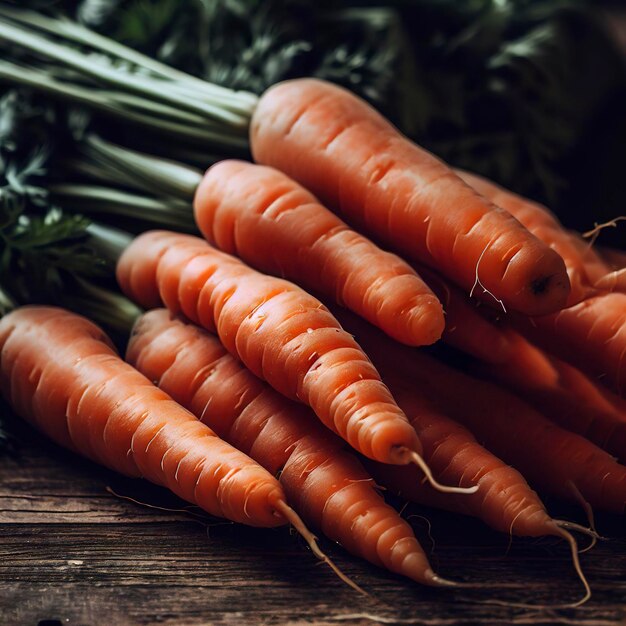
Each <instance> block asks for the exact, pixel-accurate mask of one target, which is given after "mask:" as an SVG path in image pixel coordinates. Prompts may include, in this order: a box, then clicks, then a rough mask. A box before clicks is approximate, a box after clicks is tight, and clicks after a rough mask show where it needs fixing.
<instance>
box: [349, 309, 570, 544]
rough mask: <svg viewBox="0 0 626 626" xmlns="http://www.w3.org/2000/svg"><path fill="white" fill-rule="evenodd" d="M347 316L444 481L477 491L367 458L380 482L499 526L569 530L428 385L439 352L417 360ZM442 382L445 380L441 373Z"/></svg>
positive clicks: (530, 531) (520, 531) (532, 532)
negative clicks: (426, 370) (467, 490)
mask: <svg viewBox="0 0 626 626" xmlns="http://www.w3.org/2000/svg"><path fill="white" fill-rule="evenodd" d="M337 315H339V316H340V317H339V319H340V321H341V322H342V324H343V325H344V326H345V327H346V328H348V329H349V330H351V331H352V332H353V333H355V334H356V335H357V336H358V337H359V338H360V339H361V340H362V341H363V342H364V345H365V346H366V347H367V348H366V349H367V351H368V353H369V354H370V355H371V357H372V358H373V360H374V362H375V363H376V365H377V367H379V368H380V369H379V371H380V372H381V374H382V375H383V378H384V380H385V382H386V383H387V384H388V385H389V387H390V388H391V390H392V392H393V394H394V398H396V400H397V401H398V403H399V404H400V406H401V407H402V409H403V410H404V412H405V414H406V415H407V416H408V417H409V421H410V422H411V425H412V426H413V428H415V431H416V432H417V434H418V437H420V441H422V445H423V446H424V457H425V459H426V461H427V463H428V464H429V466H430V467H431V469H432V470H433V471H434V473H435V475H436V476H437V479H438V480H439V481H446V482H447V481H450V484H459V485H473V484H478V485H479V489H478V491H477V492H476V493H473V494H463V495H459V494H444V493H440V492H437V491H435V490H434V489H432V488H431V487H430V486H429V485H427V484H423V483H422V481H420V477H419V473H418V472H415V471H414V469H417V468H412V467H407V468H404V467H402V468H400V467H391V466H388V465H383V464H381V463H376V462H373V461H365V466H366V469H367V470H368V471H369V472H370V473H371V474H372V475H373V476H374V478H375V479H376V481H377V482H379V483H380V484H381V485H383V486H384V487H387V488H388V489H390V490H391V491H393V492H395V493H399V494H400V495H402V496H403V497H405V498H408V499H410V500H412V501H414V502H418V503H420V504H426V505H429V506H435V507H438V508H442V509H447V510H449V511H455V512H459V513H463V514H466V515H472V516H474V517H477V518H479V519H481V520H482V521H484V522H485V523H486V524H487V525H489V526H490V527H491V528H494V529H495V530H498V531H500V532H504V533H512V534H515V535H524V536H531V537H538V536H542V535H552V534H554V535H561V534H562V533H561V531H560V530H559V529H558V527H557V526H556V525H555V522H554V520H552V519H551V518H550V516H549V515H548V513H547V512H546V510H545V507H544V505H543V503H542V502H541V500H540V499H539V497H538V496H537V494H536V493H535V492H534V491H533V490H532V489H531V488H530V486H529V485H528V483H527V482H526V480H525V479H524V477H523V476H522V475H521V474H520V473H519V472H518V471H517V470H515V469H513V468H512V467H510V466H508V465H507V464H506V463H504V462H503V461H501V460H500V459H499V458H498V457H496V456H495V455H494V454H492V453H491V452H490V451H489V450H487V449H485V448H484V447H483V446H481V445H480V444H479V443H478V442H477V441H476V439H475V437H474V436H473V435H472V433H471V432H470V431H469V430H468V429H467V428H465V427H464V426H461V425H460V424H459V423H458V422H455V421H454V420H452V419H451V418H450V417H449V416H447V415H446V414H445V412H444V411H442V410H441V407H440V406H439V401H438V399H437V396H436V394H434V395H433V394H430V395H428V394H426V393H423V389H424V388H426V387H427V386H428V382H427V380H426V382H424V381H423V380H422V378H423V377H424V374H422V373H421V369H422V368H423V367H429V365H430V361H432V362H433V363H434V364H435V366H436V365H437V362H436V361H434V360H433V359H428V360H427V361H426V362H424V361H420V360H418V361H414V356H417V355H418V354H419V353H417V352H415V351H413V350H410V349H407V348H404V347H403V346H399V345H398V344H395V343H393V342H391V341H389V340H388V339H387V338H386V337H384V336H383V335H382V334H381V333H380V332H378V331H377V330H376V329H375V328H373V327H371V326H369V325H368V324H366V323H364V322H363V321H362V320H359V319H358V318H356V317H355V316H353V315H350V314H349V313H347V312H337ZM439 384H440V385H443V384H445V381H439Z"/></svg>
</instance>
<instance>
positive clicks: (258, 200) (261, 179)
mask: <svg viewBox="0 0 626 626" xmlns="http://www.w3.org/2000/svg"><path fill="white" fill-rule="evenodd" d="M194 212H195V217H196V223H197V224H198V227H199V228H200V230H201V231H202V234H203V235H204V236H205V237H206V238H207V240H208V241H209V242H210V243H212V244H213V245H215V246H217V247H218V248H220V249H221V250H223V251H224V252H227V253H229V254H233V255H235V256H237V257H239V258H241V259H242V260H243V261H245V262H246V263H249V264H250V265H252V266H254V267H255V268H257V269H259V270H261V271H262V272H267V273H270V274H275V275H279V276H281V277H283V278H287V279H289V280H294V281H296V282H297V283H298V284H300V285H301V286H302V287H304V288H306V289H309V290H314V291H319V292H321V293H322V294H323V295H325V296H327V297H329V298H332V299H334V300H335V301H337V302H338V303H339V304H342V305H344V306H346V307H348V308H349V309H351V310H352V311H354V312H355V313H357V314H358V315H361V316H362V317H364V318H365V319H367V320H368V321H370V322H371V323H372V324H374V325H375V326H378V327H379V328H382V330H384V331H385V332H386V333H387V334H388V335H389V336H391V337H393V338H394V339H397V340H398V341H401V342H403V343H407V344H409V345H415V346H419V345H426V344H431V343H434V342H435V341H437V339H439V338H440V336H441V333H442V331H443V327H444V319H443V311H442V309H441V304H440V303H439V301H438V300H437V298H436V297H435V295H434V294H433V293H432V291H431V290H430V289H429V288H428V286H427V285H426V284H425V283H424V281H423V280H421V279H420V277H419V276H418V275H417V274H416V273H415V271H414V270H413V269H412V268H411V267H410V266H409V265H408V264H407V263H405V262H404V261H403V260H402V259H400V258H399V257H397V256H396V255H394V254H391V253H389V252H384V251H383V250H381V249H380V248H378V246H376V245H375V244H373V243H372V242H371V241H369V240H368V239H366V238H365V237H363V236H362V235H360V234H359V233H356V232H355V231H353V230H351V229H350V228H349V227H348V226H347V225H346V224H345V223H344V222H342V221H341V220H340V219H339V218H338V217H336V216H335V215H334V214H333V213H331V212H330V211H329V210H328V209H326V208H325V207H323V206H322V205H321V204H320V203H319V202H318V201H317V200H316V198H315V197H314V196H313V195H311V194H310V193H309V192H308V191H307V190H306V189H304V188H302V187H300V185H298V184H297V183H296V182H295V181H292V180H291V179H290V178H289V177H287V176H285V175H284V174H283V173H282V172H279V171H277V170H275V169H272V168H269V167H262V166H260V165H253V164H251V163H246V162H244V161H221V162H219V163H217V164H216V165H214V166H213V167H211V168H209V170H208V171H207V173H206V175H205V176H204V178H203V180H202V182H201V183H200V185H199V187H198V189H197V191H196V194H195V199H194Z"/></svg>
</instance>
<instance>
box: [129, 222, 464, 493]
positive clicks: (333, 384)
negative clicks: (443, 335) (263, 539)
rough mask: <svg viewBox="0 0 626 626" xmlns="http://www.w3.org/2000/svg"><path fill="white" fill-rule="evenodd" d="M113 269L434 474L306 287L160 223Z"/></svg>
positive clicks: (332, 423) (365, 435)
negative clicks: (161, 227)
mask: <svg viewBox="0 0 626 626" xmlns="http://www.w3.org/2000/svg"><path fill="white" fill-rule="evenodd" d="M117 276H118V281H119V283H120V286H121V287H122V289H123V290H124V291H125V293H126V294H127V295H128V296H129V297H131V298H133V299H135V300H136V301H137V302H138V303H139V304H141V305H142V306H145V307H148V306H151V305H152V304H153V297H154V294H155V292H157V291H158V293H159V294H160V297H161V298H162V301H163V303H164V304H165V305H166V306H167V308H168V309H169V310H170V311H172V312H173V313H179V312H181V313H183V314H184V315H185V316H186V317H187V318H189V319H190V320H192V321H193V322H195V323H197V324H199V325H200V326H203V327H204V328H206V329H207V330H209V331H214V332H216V333H217V335H218V336H219V338H220V340H221V341H222V343H223V344H224V347H225V348H226V349H227V350H228V351H229V352H230V353H231V354H232V355H233V356H235V357H237V358H239V359H240V360H241V361H242V362H243V363H244V364H245V365H246V366H247V367H248V369H250V370H251V371H252V372H253V373H254V374H256V375H257V376H258V377H259V378H262V379H264V380H266V381H267V382H268V383H269V384H270V385H271V386H272V387H274V388H275V389H276V390H277V391H279V392H281V393H282V394H283V395H285V396H287V397H289V398H291V399H293V400H300V401H301V402H304V403H305V404H308V405H309V406H310V407H311V408H312V409H313V410H314V411H315V413H316V415H317V416H318V417H319V418H320V419H321V420H322V422H323V423H324V424H325V425H326V426H328V427H329V428H330V429H331V430H334V431H335V432H336V433H337V434H339V435H340V436H341V437H343V438H344V439H345V440H346V441H348V443H350V445H351V446H352V447H353V448H355V449H357V450H359V451H360V452H361V453H362V454H364V455H365V456H368V457H370V458H373V459H376V460H379V461H382V462H384V463H397V464H400V465H402V464H407V463H416V464H417V465H419V466H420V467H421V468H422V471H424V473H425V474H426V476H427V477H428V478H429V480H430V481H431V482H432V483H433V484H436V483H435V481H434V479H432V476H431V475H430V471H429V469H428V467H427V466H426V465H425V463H424V461H423V459H422V458H421V456H420V454H421V445H420V443H419V440H418V438H417V436H416V434H415V431H414V430H413V429H412V428H411V425H410V424H409V423H408V420H407V419H406V416H405V415H404V414H403V413H402V411H401V410H400V408H399V407H398V406H397V404H396V403H395V401H394V400H393V398H392V396H391V394H390V393H389V390H388V389H387V387H386V386H385V385H384V384H383V382H382V381H381V380H380V376H379V375H378V372H377V371H376V369H375V368H374V366H373V365H372V363H371V361H370V360H369V359H368V358H367V356H366V355H365V353H364V352H363V351H362V350H361V348H360V347H359V345H358V344H357V343H356V341H354V338H353V337H352V335H350V334H349V333H347V332H345V331H344V330H343V329H342V328H341V326H340V324H339V322H338V321H337V320H336V319H335V318H334V317H333V316H332V314H331V313H330V312H329V311H328V309H327V308H326V307H324V305H322V304H321V302H319V300H317V299H315V298H314V297H313V296H310V295H309V294H307V293H306V292H305V291H302V290H301V289H300V288H298V287H296V286H295V285H294V284H293V283H289V282H287V281H285V280H282V279H278V278H273V277H270V276H265V275H263V274H259V273H258V272H256V271H254V270H252V269H250V268H249V267H248V266H246V265H244V264H243V263H241V262H240V261H238V260H237V259H235V258H233V257H231V256H229V255H227V254H224V253H223V252H219V251H217V250H215V249H214V248H212V247H211V246H210V245H209V244H207V243H206V242H205V241H203V240H201V239H198V238H197V237H192V236H189V235H178V234H176V233H169V232H166V231H152V232H148V233H144V234H143V235H140V236H139V237H137V239H135V240H134V241H133V242H132V243H131V244H130V246H129V247H128V248H127V249H126V250H125V251H124V253H123V254H122V256H121V257H120V260H119V262H118V267H117ZM137 277H139V280H137ZM438 488H440V489H444V490H452V491H458V490H459V488H457V487H444V486H441V485H438ZM461 491H464V490H461Z"/></svg>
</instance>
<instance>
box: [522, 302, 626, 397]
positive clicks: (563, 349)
mask: <svg viewBox="0 0 626 626" xmlns="http://www.w3.org/2000/svg"><path fill="white" fill-rule="evenodd" d="M516 323H517V326H518V328H519V329H520V330H521V331H522V332H523V334H524V335H525V336H527V337H528V338H530V340H531V341H532V342H533V343H535V344H537V345H538V346H540V347H541V348H543V349H545V350H548V351H549V352H551V353H552V354H554V355H556V356H557V357H559V358H560V359H562V360H564V361H567V362H569V363H571V364H572V365H574V366H576V367H577V368H579V369H581V370H582V371H583V372H585V373H586V374H588V375H589V376H590V377H591V378H592V379H594V380H598V381H600V382H601V383H602V384H604V385H606V386H608V387H610V388H612V389H614V390H615V391H617V392H618V393H619V394H620V395H622V394H623V393H624V392H625V391H626V293H619V292H615V293H604V294H601V295H598V296H594V297H592V298H587V299H586V300H583V301H582V302H580V303H578V304H576V305H574V306H572V307H570V308H568V309H564V310H563V311H560V312H559V313H556V314H552V315H544V316H540V317H536V318H532V319H530V320H528V319H524V318H522V317H519V318H517V321H516Z"/></svg>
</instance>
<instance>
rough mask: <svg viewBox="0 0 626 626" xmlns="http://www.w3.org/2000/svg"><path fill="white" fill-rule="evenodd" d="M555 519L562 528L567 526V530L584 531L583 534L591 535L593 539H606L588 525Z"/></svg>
mask: <svg viewBox="0 0 626 626" xmlns="http://www.w3.org/2000/svg"><path fill="white" fill-rule="evenodd" d="M554 521H555V522H556V523H557V525H558V526H560V527H561V528H566V529H567V530H573V531H574V532H577V533H582V534H583V535H587V537H591V538H592V539H605V537H601V536H600V535H599V534H598V533H597V532H596V531H595V530H594V529H592V528H587V526H583V525H581V524H577V523H576V522H570V521H568V520H563V519H555V520H554Z"/></svg>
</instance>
